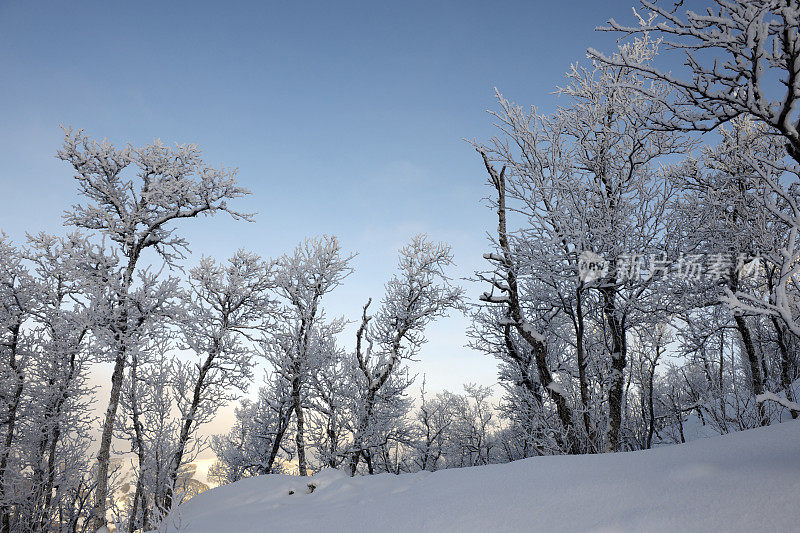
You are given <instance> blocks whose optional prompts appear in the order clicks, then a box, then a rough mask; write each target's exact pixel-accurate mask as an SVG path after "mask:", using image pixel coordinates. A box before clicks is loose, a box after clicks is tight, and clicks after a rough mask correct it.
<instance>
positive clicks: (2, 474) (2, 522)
mask: <svg viewBox="0 0 800 533" xmlns="http://www.w3.org/2000/svg"><path fill="white" fill-rule="evenodd" d="M20 327H21V324H16V325H15V326H14V327H13V329H12V330H11V335H12V337H11V343H10V346H9V351H10V356H9V361H8V366H9V368H10V369H11V371H12V372H13V373H14V376H15V378H16V381H17V384H16V386H15V387H14V392H13V393H12V394H11V401H10V402H9V403H8V412H7V415H8V416H7V424H6V438H5V442H4V443H3V445H4V449H3V453H2V455H0V531H1V532H2V533H11V505H10V504H9V503H8V501H7V500H6V498H5V496H6V487H7V484H6V471H7V470H8V456H9V454H10V453H11V445H12V444H13V443H14V429H15V426H16V423H17V408H18V407H19V400H20V398H21V397H22V387H23V383H24V378H23V374H22V369H20V368H19V362H18V361H17V350H18V346H19V333H20Z"/></svg>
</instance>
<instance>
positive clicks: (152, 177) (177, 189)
mask: <svg viewBox="0 0 800 533" xmlns="http://www.w3.org/2000/svg"><path fill="white" fill-rule="evenodd" d="M58 157H59V159H61V160H63V161H65V162H67V163H69V164H70V165H71V166H72V167H73V169H74V171H75V174H74V177H75V180H76V182H77V184H78V191H79V193H80V194H81V196H83V197H84V198H85V199H86V203H85V204H78V205H76V206H74V207H73V208H72V209H71V210H70V211H68V212H67V213H66V215H65V222H66V223H67V224H68V225H71V226H75V227H77V228H82V229H85V230H89V231H91V232H94V234H96V235H97V236H99V237H102V238H103V239H104V243H105V245H106V246H108V248H109V253H113V254H116V256H117V257H118V263H117V264H116V265H115V269H116V270H115V271H114V273H113V277H112V278H110V279H103V278H100V279H95V280H94V283H95V284H97V285H98V286H102V285H105V287H104V288H103V289H104V290H105V291H106V292H107V294H106V300H107V301H108V300H110V302H109V304H108V307H107V309H106V311H107V313H108V315H107V317H106V318H107V322H106V324H105V325H104V330H105V331H104V332H103V333H102V334H101V335H99V336H100V337H101V338H102V339H103V340H104V341H106V342H107V343H108V351H107V353H108V357H109V360H110V361H112V362H113V365H114V369H113V373H112V377H111V392H110V398H109V403H108V409H107V410H106V413H105V415H104V419H103V426H102V435H101V438H100V449H99V452H98V455H97V486H96V489H95V498H94V518H93V526H92V527H94V528H95V529H99V528H100V527H102V526H104V525H105V523H106V516H105V512H106V499H107V496H108V471H109V461H110V457H111V439H112V435H113V430H114V421H115V419H116V414H117V407H118V405H119V397H120V393H121V391H122V382H123V376H124V370H125V366H126V364H127V363H128V346H129V344H130V341H131V339H132V338H133V337H135V336H136V335H137V333H138V327H139V326H138V325H137V324H136V323H135V322H132V320H131V318H132V317H131V315H132V314H135V313H133V311H134V309H133V307H134V301H133V300H132V299H131V291H132V290H134V288H135V287H134V286H135V284H136V282H137V279H136V272H137V268H138V267H139V263H140V260H141V259H142V254H143V252H145V250H148V249H151V250H154V251H155V252H156V253H157V256H158V257H159V258H160V259H161V260H163V261H164V262H165V263H167V264H169V265H172V264H175V262H176V261H178V260H179V259H181V258H182V257H183V255H184V252H185V251H186V250H187V242H186V240H185V239H184V238H182V237H180V236H179V235H177V234H176V233H175V231H176V227H175V226H176V223H178V222H179V221H180V220H182V219H187V218H194V217H197V216H199V215H201V214H205V215H213V214H215V213H218V212H221V211H226V212H228V213H230V214H231V215H232V216H233V217H234V218H236V219H239V218H248V217H247V215H244V214H242V213H239V212H237V211H234V210H232V209H231V208H229V207H228V204H227V202H228V201H229V200H231V199H235V198H238V197H241V196H243V195H245V194H247V193H248V191H247V190H246V189H243V188H241V187H239V186H238V184H237V183H236V180H235V171H232V170H227V169H224V168H219V169H218V168H213V167H209V166H207V165H206V164H205V163H204V162H203V160H202V159H201V155H200V150H199V149H198V148H197V146H195V145H179V146H176V147H174V148H170V147H167V146H164V145H163V144H162V143H161V142H160V141H156V142H154V143H152V144H149V145H146V146H143V147H141V148H136V147H133V146H130V145H129V146H126V147H124V148H117V147H115V146H114V145H112V144H110V143H108V142H107V141H101V142H98V141H94V140H92V139H91V138H89V137H88V136H87V135H85V134H84V132H83V131H81V130H73V129H66V130H65V139H64V145H63V147H62V149H61V150H59V152H58ZM100 329H101V328H98V331H99V330H100Z"/></svg>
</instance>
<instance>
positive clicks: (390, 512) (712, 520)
mask: <svg viewBox="0 0 800 533" xmlns="http://www.w3.org/2000/svg"><path fill="white" fill-rule="evenodd" d="M308 483H314V484H315V485H316V489H315V490H314V492H313V494H308V493H307V492H308V487H307V484H308ZM290 490H292V491H294V494H291V495H290V494H289V491H290ZM170 521H171V523H172V524H173V526H172V527H170V528H169V529H168V531H174V529H173V528H174V526H175V525H178V526H180V528H181V529H180V530H181V531H184V532H187V533H201V532H209V533H211V532H221V531H229V532H237V533H240V532H242V533H243V532H262V531H302V532H316V531H326V532H335V531H352V532H362V531H363V532H367V531H431V532H433V531H436V532H442V531H459V532H472V531H474V532H483V531H598V532H600V531H602V532H623V531H654V532H659V531H683V532H686V531H798V530H800V422H798V421H791V422H785V423H782V424H776V425H773V426H770V427H767V428H760V429H755V430H749V431H743V432H740V433H734V434H730V435H726V436H724V437H716V438H709V439H701V440H698V441H694V442H690V443H687V444H683V445H676V446H667V447H663V448H658V449H655V450H650V451H642V452H632V453H618V454H605V455H592V456H571V457H569V456H560V457H537V458H532V459H527V460H523V461H517V462H514V463H508V464H501V465H491V466H485V467H475V468H464V469H453V470H443V471H438V472H432V473H431V472H421V473H417V474H407V475H401V476H393V475H390V474H381V475H377V476H367V477H356V478H349V477H347V476H346V475H345V474H343V473H341V472H338V471H333V470H324V471H322V472H319V473H318V474H316V475H315V476H313V477H311V478H299V477H292V476H279V475H272V476H262V477H257V478H249V479H246V480H243V481H240V482H238V483H234V484H232V485H227V486H224V487H220V488H216V489H213V490H211V491H208V492H205V493H203V494H201V495H199V496H197V497H195V498H193V499H192V500H190V501H189V502H187V503H185V504H184V505H182V506H181V507H179V508H178V509H177V510H176V511H175V513H173V515H172V516H171V517H170Z"/></svg>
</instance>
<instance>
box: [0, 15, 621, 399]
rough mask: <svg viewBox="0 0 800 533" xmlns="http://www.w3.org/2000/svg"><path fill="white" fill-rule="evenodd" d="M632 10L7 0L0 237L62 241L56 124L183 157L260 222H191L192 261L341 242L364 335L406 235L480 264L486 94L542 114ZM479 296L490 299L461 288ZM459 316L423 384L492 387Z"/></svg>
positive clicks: (349, 296) (343, 292)
mask: <svg viewBox="0 0 800 533" xmlns="http://www.w3.org/2000/svg"><path fill="white" fill-rule="evenodd" d="M632 3H633V0H625V1H621V2H620V1H616V0H615V1H607V2H605V1H604V2H597V1H577V0H576V1H572V2H560V1H530V2H485V1H484V2H391V3H389V2H387V3H385V4H386V5H378V3H377V2H376V3H373V2H353V3H338V2H336V3H334V2H319V3H312V2H252V3H238V2H214V3H211V2H191V3H190V2H158V3H155V2H153V3H144V2H129V3H123V2H104V3H99V2H98V3H93V2H9V1H8V0H0V66H1V67H2V72H1V73H0V185H2V187H1V188H0V191H2V200H0V228H1V229H2V230H3V231H5V232H6V233H7V234H8V235H9V236H10V237H11V238H13V239H14V240H16V241H18V242H19V241H22V240H23V239H24V235H25V232H26V231H30V232H34V231H39V230H46V231H49V232H56V233H60V232H63V229H62V228H61V214H62V212H63V211H64V209H66V208H67V207H68V206H69V205H70V204H72V203H74V202H75V201H77V198H76V195H75V188H74V183H73V181H72V180H71V179H70V176H71V173H70V169H69V168H68V167H67V166H66V165H65V164H63V163H61V162H59V161H57V160H56V159H55V158H54V155H55V152H56V150H57V149H58V148H59V146H60V143H61V139H62V133H61V130H60V129H59V124H65V125H73V126H75V127H78V128H84V129H85V130H86V131H87V132H88V133H89V134H90V135H93V136H97V137H100V138H102V137H107V138H108V139H109V140H110V141H112V142H114V143H119V144H124V143H126V142H131V143H134V144H142V143H146V142H149V141H152V140H153V139H154V138H160V139H161V140H162V141H164V142H166V143H174V142H179V143H186V142H193V143H197V144H199V145H200V146H201V147H202V148H203V149H204V153H205V156H206V160H207V162H209V163H212V164H220V163H224V164H225V165H226V166H234V167H238V168H239V178H240V181H241V183H242V184H243V185H244V186H246V187H248V188H250V189H251V190H252V191H253V195H252V196H251V197H250V198H248V199H247V200H246V201H244V202H242V204H241V208H242V209H243V210H250V211H257V212H258V216H257V221H256V222H255V223H253V224H247V223H241V222H240V223H235V222H231V221H229V220H227V219H207V220H204V221H199V222H197V223H196V222H194V221H191V222H190V223H188V224H186V225H185V226H184V227H185V228H186V230H185V234H186V235H188V236H189V238H190V242H191V245H192V250H193V252H194V253H195V254H197V255H198V256H199V255H200V254H207V255H212V256H214V257H217V258H224V257H227V256H228V255H230V254H231V253H232V252H233V251H234V250H235V249H237V248H239V247H245V248H248V249H251V250H253V251H256V252H258V253H260V254H262V255H264V256H268V257H269V256H277V255H280V254H281V253H283V252H285V251H288V250H290V249H291V248H292V247H293V246H294V245H295V244H296V243H297V242H298V241H300V240H302V239H303V238H305V237H307V236H313V235H319V234H323V233H328V234H336V235H338V236H339V237H340V239H341V241H342V243H343V245H344V248H345V249H346V250H348V251H354V252H359V256H358V257H357V258H356V260H355V262H354V266H355V268H356V272H355V274H354V275H353V276H351V277H350V278H349V279H348V280H347V281H346V283H345V285H344V286H343V287H342V288H341V289H339V290H338V292H337V293H334V294H333V295H332V296H331V297H330V299H329V301H328V305H327V308H328V313H329V315H345V316H347V317H349V318H352V319H356V318H357V316H358V314H359V311H360V306H361V305H362V304H363V302H364V301H365V300H366V299H367V297H369V296H373V297H375V298H380V296H381V294H382V284H383V282H384V281H385V280H386V279H387V278H388V277H389V276H390V275H391V273H392V271H393V268H394V264H395V259H396V250H397V249H398V248H399V247H401V246H402V245H403V244H404V243H405V242H407V241H408V240H409V239H410V238H411V237H412V236H413V235H414V234H415V233H418V232H425V233H428V234H429V235H430V237H431V238H432V239H435V240H444V241H447V242H449V243H450V244H451V245H452V246H453V248H454V253H455V257H456V261H457V262H458V268H457V269H455V270H454V271H453V275H454V276H456V277H466V276H469V275H470V274H471V273H472V272H473V271H474V270H475V269H476V268H479V267H481V266H482V264H481V263H482V260H481V254H482V253H483V252H484V251H485V248H486V238H485V232H486V231H491V230H492V229H493V227H494V219H493V213H492V212H491V211H489V210H488V209H487V208H486V207H485V206H483V205H482V203H481V198H482V197H483V196H485V195H486V194H487V193H488V189H487V188H486V186H485V175H484V173H485V171H484V169H483V167H482V164H481V161H480V159H479V157H478V156H477V154H475V153H474V151H473V150H472V149H471V148H470V146H469V145H468V144H467V143H466V142H465V141H464V140H463V139H464V138H467V139H475V138H477V139H486V138H487V137H489V136H490V135H491V134H492V133H493V130H492V120H491V118H490V117H489V116H488V115H487V113H486V110H487V109H490V108H493V107H494V100H493V94H494V87H497V88H498V89H499V90H500V91H501V92H503V93H504V95H505V96H506V97H508V98H509V99H511V100H514V101H516V102H517V103H519V104H521V105H525V106H528V105H537V106H538V107H539V108H540V109H541V110H543V111H549V110H552V109H553V107H554V106H555V105H556V104H557V98H556V96H554V95H552V94H551V92H552V90H553V89H554V87H555V85H556V84H558V83H561V82H562V80H563V73H564V72H565V71H566V70H567V69H568V67H569V65H570V63H571V62H574V61H580V62H583V63H586V62H587V60H586V59H585V51H586V48H587V47H589V46H591V47H594V48H597V49H600V50H605V51H612V50H613V48H614V41H613V38H612V37H611V36H610V35H608V34H600V33H597V32H594V31H593V28H594V27H595V26H597V25H599V24H602V23H603V22H604V21H605V20H607V19H608V18H609V17H612V16H613V17H616V18H617V19H619V20H625V21H631V20H632V14H631V10H630V6H631V5H632ZM464 285H465V287H466V289H467V293H468V295H469V296H470V297H472V298H475V297H477V295H478V294H479V293H480V291H481V290H482V287H480V286H478V285H476V284H472V283H468V282H464ZM466 325H467V322H466V320H465V319H463V318H460V317H455V316H454V317H451V318H449V319H445V320H442V321H440V322H439V323H438V324H435V325H434V326H432V327H431V328H430V329H429V331H428V337H429V339H430V342H429V344H428V345H426V347H425V348H424V349H423V351H422V353H421V355H420V359H421V362H420V363H419V364H418V365H416V367H415V369H416V370H417V371H419V372H423V371H424V372H425V373H426V374H427V382H428V387H429V389H432V390H440V389H442V388H450V389H457V388H459V387H460V385H461V384H462V383H464V382H466V381H475V382H479V383H483V384H492V383H494V382H495V381H496V372H495V362H494V360H492V359H491V358H490V357H488V356H484V355H482V354H478V353H474V352H471V351H470V350H469V349H468V348H466V347H465V346H464V344H465V342H466V340H465V337H464V329H465V327H466Z"/></svg>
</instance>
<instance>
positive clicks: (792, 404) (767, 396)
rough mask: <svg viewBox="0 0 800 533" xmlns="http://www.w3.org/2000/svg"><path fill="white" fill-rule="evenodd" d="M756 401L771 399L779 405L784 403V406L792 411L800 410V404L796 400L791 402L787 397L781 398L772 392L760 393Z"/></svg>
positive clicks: (761, 401) (762, 401)
mask: <svg viewBox="0 0 800 533" xmlns="http://www.w3.org/2000/svg"><path fill="white" fill-rule="evenodd" d="M756 401H757V402H758V403H764V402H768V401H771V402H775V403H777V404H779V405H782V406H783V407H785V408H787V409H789V410H790V411H800V404H797V403H795V402H790V401H789V400H787V399H786V398H781V397H780V396H778V395H777V394H775V393H772V392H765V393H764V394H759V395H758V396H756Z"/></svg>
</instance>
